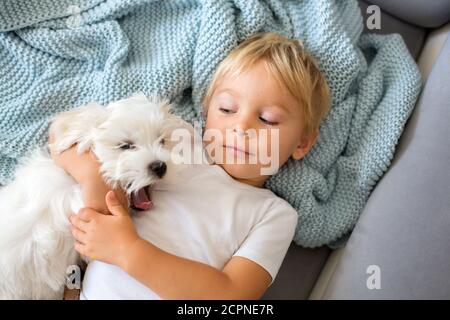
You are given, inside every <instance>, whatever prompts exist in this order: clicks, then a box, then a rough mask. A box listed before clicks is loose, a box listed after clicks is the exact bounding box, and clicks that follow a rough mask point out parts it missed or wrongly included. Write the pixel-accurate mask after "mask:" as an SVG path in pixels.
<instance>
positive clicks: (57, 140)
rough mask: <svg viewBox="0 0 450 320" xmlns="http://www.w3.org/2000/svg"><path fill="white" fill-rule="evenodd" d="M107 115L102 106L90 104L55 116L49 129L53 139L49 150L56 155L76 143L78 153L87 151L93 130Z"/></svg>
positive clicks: (90, 143) (91, 140)
mask: <svg viewBox="0 0 450 320" xmlns="http://www.w3.org/2000/svg"><path fill="white" fill-rule="evenodd" d="M107 114H108V112H107V111H106V110H105V108H104V107H103V106H101V105H100V104H97V103H95V102H91V103H89V104H87V105H86V106H83V107H78V108H74V109H72V110H69V111H67V112H63V113H60V114H58V115H56V116H55V117H54V118H53V120H52V123H51V125H50V129H49V130H50V134H51V135H52V136H53V137H54V142H53V143H52V144H51V145H50V148H51V149H52V150H53V151H54V152H55V153H56V154H58V153H60V152H63V151H64V150H66V149H68V148H70V147H71V146H72V145H74V144H75V143H77V144H78V147H77V150H78V153H83V152H85V151H87V150H89V149H90V148H91V147H92V143H93V136H94V134H93V133H94V130H95V129H96V128H98V126H99V125H100V124H101V123H103V122H104V121H105V120H106V118H107Z"/></svg>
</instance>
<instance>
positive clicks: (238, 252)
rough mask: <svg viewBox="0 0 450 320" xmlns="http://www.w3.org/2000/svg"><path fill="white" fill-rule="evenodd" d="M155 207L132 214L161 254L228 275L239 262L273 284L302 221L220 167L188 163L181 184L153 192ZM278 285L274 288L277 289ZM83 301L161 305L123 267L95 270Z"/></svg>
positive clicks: (262, 191) (273, 197)
mask: <svg viewBox="0 0 450 320" xmlns="http://www.w3.org/2000/svg"><path fill="white" fill-rule="evenodd" d="M152 201H153V203H154V207H153V208H152V209H151V210H150V211H142V212H138V213H133V220H134V223H135V226H136V229H137V232H138V234H139V235H140V236H141V237H142V238H143V239H145V240H147V241H149V242H151V243H152V244H154V245H155V246H157V247H158V248H160V249H162V250H164V251H166V252H168V253H171V254H174V255H176V256H179V257H183V258H186V259H190V260H194V261H198V262H202V263H205V264H208V265H210V266H213V267H215V268H217V269H219V270H222V269H223V268H224V267H225V265H226V263H227V262H228V261H229V260H230V259H231V258H232V257H233V256H241V257H245V258H247V259H250V260H252V261H254V262H256V263H258V264H259V265H260V266H261V267H263V268H264V269H265V270H267V272H268V273H269V274H270V275H271V277H272V282H273V280H274V279H275V277H276V275H277V273H278V270H279V268H280V265H281V263H282V261H283V259H284V257H285V255H286V252H287V250H288V248H289V245H290V243H291V241H292V239H293V237H294V233H295V228H296V225H297V219H298V215H297V212H296V211H295V210H294V208H292V207H291V206H290V205H289V204H288V203H287V202H286V201H285V200H283V199H281V198H279V197H277V196H276V195H275V194H274V193H273V192H271V191H270V190H268V189H264V188H257V187H253V186H250V185H247V184H244V183H241V182H238V181H236V180H234V179H233V178H232V177H230V176H229V175H228V174H227V173H226V172H225V171H224V170H223V169H222V168H221V167H219V166H217V165H207V164H202V165H190V166H189V169H187V170H183V171H182V172H181V173H180V180H179V181H178V182H177V183H173V184H170V183H169V184H167V183H166V184H165V185H159V186H158V185H157V186H155V187H154V189H153V190H152ZM271 284H272V283H271ZM81 299H96V300H97V299H161V298H160V297H159V296H158V295H157V294H156V293H155V292H153V291H152V290H151V289H150V288H148V287H146V286H145V285H143V284H141V283H140V282H138V281H137V280H135V279H134V278H132V277H131V276H130V275H128V274H127V273H126V272H125V271H123V270H122V269H120V268H119V267H117V266H114V265H110V264H106V263H103V262H100V261H93V262H91V263H90V264H89V266H88V268H87V270H86V273H85V276H84V279H83V284H82V292H81Z"/></svg>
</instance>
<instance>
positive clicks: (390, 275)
mask: <svg viewBox="0 0 450 320" xmlns="http://www.w3.org/2000/svg"><path fill="white" fill-rule="evenodd" d="M448 57H450V37H447V41H446V42H445V44H444V47H443V49H442V51H441V53H440V55H439V58H438V60H437V62H436V63H435V65H434V67H433V69H432V71H431V73H430V75H429V77H428V80H427V82H426V83H425V87H424V90H423V92H422V95H421V97H420V99H419V101H418V104H417V106H416V109H415V111H414V113H413V115H412V117H411V118H410V120H409V122H408V124H407V128H406V130H405V132H404V134H403V136H402V138H401V139H400V144H399V147H398V149H397V152H396V155H395V158H394V161H393V163H392V166H391V168H390V169H389V171H388V172H387V173H386V174H385V175H384V177H383V178H382V179H381V180H380V182H379V183H378V185H377V187H376V188H375V190H374V191H373V193H372V195H371V197H370V198H369V201H368V203H367V205H366V208H365V210H364V212H363V213H362V215H361V217H360V220H359V221H358V223H357V225H356V227H355V229H354V231H353V234H352V236H351V237H350V239H349V241H348V243H347V246H346V247H345V249H344V251H343V254H342V258H341V259H340V261H339V263H338V264H337V267H336V269H335V272H334V275H333V277H332V278H331V280H330V283H329V285H328V288H327V290H326V291H325V294H324V298H325V299H433V298H435V299H450V277H449V275H448V273H449V270H450V252H449V250H448V248H449V243H450V198H449V194H450V183H449V181H450V163H449V159H450V144H449V141H450V127H449V126H448V124H449V123H450V107H449V101H450V87H449V85H450V60H449V59H448ZM370 266H375V268H377V267H379V272H380V273H379V276H380V277H379V280H380V286H381V289H369V288H368V286H367V281H368V279H369V277H370V276H371V275H370V274H368V273H367V272H368V268H369V267H370ZM373 270H375V269H373ZM369 271H370V272H371V274H374V273H372V272H375V273H378V271H376V270H375V271H372V270H370V269H369Z"/></svg>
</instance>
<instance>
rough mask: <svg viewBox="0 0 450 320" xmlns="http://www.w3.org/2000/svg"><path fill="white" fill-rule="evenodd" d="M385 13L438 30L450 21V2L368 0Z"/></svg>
mask: <svg viewBox="0 0 450 320" xmlns="http://www.w3.org/2000/svg"><path fill="white" fill-rule="evenodd" d="M367 2H370V3H372V4H375V5H378V6H379V7H380V8H381V9H382V10H383V11H386V12H388V13H390V14H391V15H393V16H396V17H397V18H400V19H402V20H404V21H406V22H409V23H412V24H415V25H417V26H420V27H425V28H437V27H440V26H442V25H444V24H445V23H447V22H448V21H450V1H448V0H432V1H428V0H367Z"/></svg>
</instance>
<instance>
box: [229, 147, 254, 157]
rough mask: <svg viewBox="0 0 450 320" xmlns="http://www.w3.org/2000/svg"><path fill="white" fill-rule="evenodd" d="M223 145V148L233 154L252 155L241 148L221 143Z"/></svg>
mask: <svg viewBox="0 0 450 320" xmlns="http://www.w3.org/2000/svg"><path fill="white" fill-rule="evenodd" d="M223 147H224V148H225V149H228V150H229V151H231V152H232V153H233V154H234V155H239V154H240V155H246V156H249V155H252V153H250V152H247V151H245V150H242V149H239V148H236V147H234V146H226V145H223Z"/></svg>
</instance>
